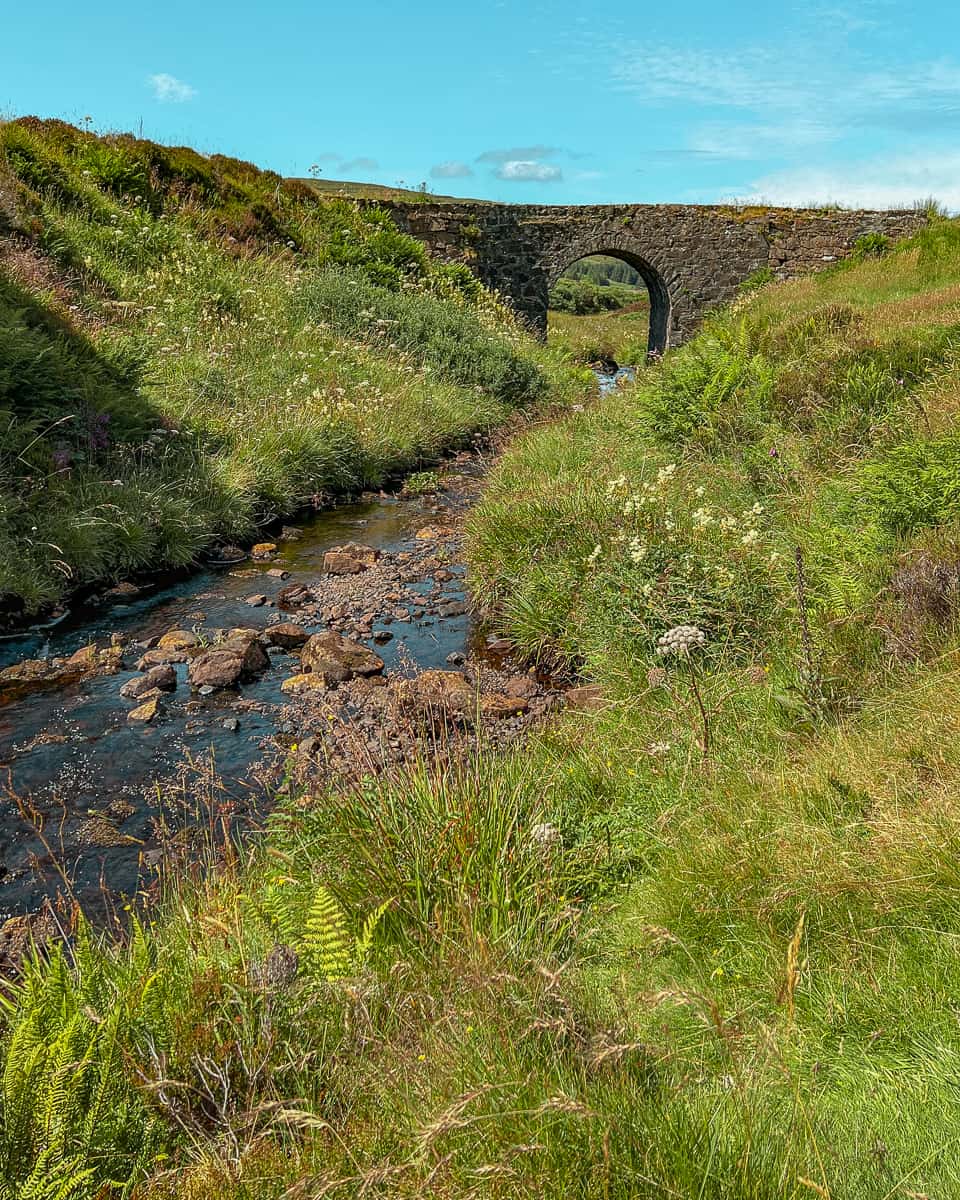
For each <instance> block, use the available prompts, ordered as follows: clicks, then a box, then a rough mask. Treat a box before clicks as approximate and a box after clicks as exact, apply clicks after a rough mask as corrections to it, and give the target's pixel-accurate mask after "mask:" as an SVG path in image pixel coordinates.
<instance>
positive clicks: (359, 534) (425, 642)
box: [0, 368, 634, 957]
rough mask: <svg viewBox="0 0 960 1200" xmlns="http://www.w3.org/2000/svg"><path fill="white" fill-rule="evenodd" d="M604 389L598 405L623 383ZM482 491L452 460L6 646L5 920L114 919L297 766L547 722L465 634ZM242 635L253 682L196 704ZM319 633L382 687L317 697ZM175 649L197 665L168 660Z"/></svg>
mask: <svg viewBox="0 0 960 1200" xmlns="http://www.w3.org/2000/svg"><path fill="white" fill-rule="evenodd" d="M597 374H598V379H599V385H600V392H601V394H604V393H606V392H609V391H611V390H613V389H615V388H616V387H618V386H621V384H622V383H624V382H628V381H630V380H632V378H633V376H634V371H633V368H620V369H619V370H617V371H615V372H613V373H611V374H609V375H604V374H602V373H600V372H597ZM483 471H484V463H483V461H482V459H481V458H480V457H479V456H478V455H477V454H475V453H463V454H460V455H458V456H457V457H456V458H455V459H453V460H451V461H450V462H448V463H447V464H446V466H445V467H444V469H443V470H442V472H441V473H440V477H441V482H440V486H439V489H438V490H437V491H436V492H435V493H433V494H430V495H425V496H420V497H408V498H405V497H404V496H403V494H402V493H401V495H399V496H388V495H385V494H383V493H380V494H378V495H372V494H366V495H365V496H364V497H363V498H362V499H361V501H359V502H356V503H345V504H341V505H339V506H338V507H335V508H332V509H327V510H325V511H323V512H320V513H318V514H314V515H309V516H308V517H307V518H306V519H305V520H301V521H300V522H299V524H298V525H297V526H295V527H292V526H284V527H283V528H282V529H280V530H278V531H277V533H275V534H272V535H264V536H271V537H272V541H271V543H269V545H270V546H271V548H270V550H268V551H264V552H262V556H261V557H257V556H256V554H254V555H247V554H245V553H243V552H240V553H238V554H237V555H235V556H234V561H232V562H224V563H222V564H216V565H213V564H211V565H208V566H206V567H204V568H202V569H200V570H198V571H196V572H194V573H192V574H190V575H189V576H188V577H186V578H182V577H181V578H177V579H173V580H171V579H169V578H168V579H167V580H163V579H153V580H148V581H145V582H142V581H139V580H138V581H124V582H123V583H122V584H121V585H120V586H119V587H118V588H114V589H111V592H109V593H107V595H106V596H105V597H94V598H92V599H91V600H88V601H87V602H85V603H83V604H77V605H76V606H75V608H74V610H73V611H72V612H69V613H68V614H67V615H66V617H65V618H64V619H62V620H60V621H59V622H56V623H54V624H52V625H51V626H48V627H46V628H36V629H28V630H26V631H24V632H23V633H21V634H17V635H14V636H8V637H6V638H4V639H2V640H0V920H2V919H3V918H5V917H10V916H12V915H19V914H29V913H33V912H36V911H37V910H38V909H39V908H40V907H41V906H42V905H43V904H44V902H45V901H46V900H49V899H51V898H53V897H56V896H57V895H64V894H67V895H68V896H72V897H73V898H74V899H76V900H77V901H79V902H80V903H81V905H82V906H83V908H84V909H85V910H86V911H87V912H88V913H93V914H96V913H97V912H98V911H110V910H111V909H115V907H116V906H117V905H118V904H120V903H123V902H124V901H126V900H129V899H130V898H131V897H133V896H134V895H135V894H136V893H137V892H138V891H139V890H142V889H143V888H144V887H146V886H150V885H151V884H152V882H153V881H155V868H156V867H157V865H158V864H159V863H160V862H161V860H163V858H164V856H165V855H166V854H167V853H168V851H169V848H170V847H171V845H176V844H177V842H178V839H179V844H180V846H181V847H182V846H183V845H184V844H186V843H187V842H189V839H190V837H191V831H193V833H195V832H196V831H197V830H198V829H199V830H203V829H204V828H206V829H207V830H208V831H212V830H213V829H214V828H215V827H216V828H217V829H219V830H220V831H221V832H222V829H223V827H224V823H226V825H227V826H228V827H230V828H232V829H234V830H236V829H238V828H241V829H242V828H244V827H250V826H255V825H256V824H257V822H258V821H259V819H260V817H261V816H262V814H263V813H264V811H265V810H267V809H268V808H269V805H270V802H271V797H272V795H273V793H274V792H275V791H276V788H277V784H278V782H279V781H280V780H281V779H282V777H283V775H284V773H285V772H287V773H290V772H291V762H292V761H293V760H294V758H295V759H296V762H297V764H298V767H297V770H296V771H295V772H294V774H295V775H296V778H297V779H298V780H299V781H302V780H304V779H306V778H310V777H311V771H313V772H314V777H316V778H318V779H320V780H321V781H322V780H326V781H327V782H330V781H336V780H337V779H340V780H343V779H347V778H350V777H351V775H352V774H353V773H355V772H357V771H362V770H364V769H374V770H380V769H387V768H389V767H390V766H391V765H395V764H397V763H402V762H403V761H405V760H407V759H410V758H415V757H418V756H420V755H422V754H423V752H424V749H425V746H424V736H425V734H424V722H423V720H422V718H423V716H424V713H425V712H427V713H429V714H430V722H434V720H435V717H436V713H437V711H440V712H441V713H445V714H446V717H449V718H450V719H449V720H446V718H445V720H444V731H445V737H446V736H447V734H448V731H449V728H451V727H455V728H456V730H457V731H458V736H461V737H462V736H463V735H464V732H465V731H466V732H467V733H468V736H469V737H471V738H474V744H479V740H480V738H481V737H482V738H483V744H484V745H490V744H492V745H498V744H506V743H508V742H509V741H511V740H512V739H514V738H517V737H521V736H523V734H524V732H525V728H526V724H527V723H528V722H529V721H535V720H538V719H540V718H542V717H543V716H544V715H545V714H546V713H548V712H550V711H551V710H552V709H553V708H555V707H556V706H557V704H558V703H560V698H559V684H558V682H557V681H554V680H552V679H550V678H549V677H547V676H545V675H543V674H542V673H538V672H536V671H534V670H532V669H530V670H525V669H524V668H523V667H521V666H518V665H516V664H514V663H512V662H511V659H510V647H509V645H507V644H505V643H504V642H502V641H500V640H498V639H496V638H493V637H485V636H484V633H483V630H482V629H481V628H480V627H479V624H478V622H477V621H476V620H475V618H474V617H473V616H472V614H471V612H470V605H469V602H468V598H467V594H466V591H465V579H464V576H465V567H464V562H463V553H462V545H461V528H460V525H461V518H462V516H463V514H464V513H465V512H466V511H467V510H468V509H469V508H470V507H471V505H472V504H473V503H474V502H475V500H476V498H477V496H478V494H479V492H480V489H481V481H482V475H483ZM254 549H255V550H256V548H254ZM331 555H332V556H331ZM353 557H355V558H357V559H358V561H357V562H353V561H352V558H353ZM359 560H362V561H359ZM338 564H339V565H338ZM347 568H348V569H347ZM238 631H240V632H242V635H243V636H244V637H246V638H247V639H248V640H251V639H252V640H255V641H256V647H255V649H256V656H257V658H258V660H259V666H258V668H257V669H256V671H253V672H245V673H244V675H243V676H242V677H241V678H240V679H239V680H237V681H236V682H235V683H231V684H229V685H226V686H223V685H219V684H218V685H217V686H216V687H212V686H198V679H197V678H192V677H191V675H190V672H191V671H194V670H195V669H196V667H195V665H194V666H192V665H191V664H195V663H196V659H197V657H198V656H202V654H203V653H205V652H207V651H208V650H209V649H210V648H211V647H215V646H217V645H220V644H222V643H223V641H224V639H227V638H230V637H231V633H232V632H233V633H237V632H238ZM320 633H324V634H327V633H329V634H330V635H331V636H334V637H336V636H340V637H341V638H346V639H349V643H350V645H351V646H352V647H354V648H356V652H357V653H359V654H361V655H363V654H367V655H369V654H370V653H372V654H374V655H376V656H378V657H377V658H376V659H375V660H374V662H375V664H380V663H381V662H382V667H381V666H379V665H375V667H374V669H373V671H372V672H365V671H361V672H357V673H356V674H355V675H354V674H353V673H351V674H350V678H349V679H348V680H346V681H344V682H339V683H337V684H334V685H332V686H331V687H327V686H326V685H324V686H323V688H319V687H317V686H315V684H316V677H315V676H313V677H312V678H307V677H306V676H304V675H303V674H302V673H301V672H302V670H304V669H306V670H307V671H308V672H309V667H306V668H304V667H303V664H301V663H299V662H298V659H299V656H300V654H301V649H303V653H304V656H306V655H307V651H308V649H309V647H307V648H303V646H302V643H303V642H305V641H306V639H307V638H308V637H310V636H311V635H315V634H320ZM165 635H166V637H165ZM171 636H174V637H177V638H186V639H188V640H190V641H192V642H193V643H194V644H193V645H191V646H190V647H189V648H188V649H186V650H184V651H183V652H181V653H179V654H176V653H172V654H171V653H169V652H168V651H167V650H165V649H164V645H165V643H166V642H167V641H168V639H169V638H170V637H171ZM161 639H164V640H163V641H161ZM158 643H160V645H159V647H158ZM181 649H182V648H181ZM85 655H86V656H92V657H91V658H89V659H88V658H84V656H85ZM144 655H147V659H146V660H145V661H144V660H143V656H144ZM71 656H74V659H71ZM77 656H79V658H80V661H81V662H82V663H83V664H84V669H83V670H81V671H78V670H76V669H74V668H73V666H72V663H73V661H74V660H75V659H76V658H77ZM157 663H160V664H163V670H164V671H165V672H166V675H167V679H166V688H167V689H169V690H166V691H164V692H163V693H162V694H161V693H155V695H156V699H155V701H151V702H150V704H151V705H152V706H153V709H155V711H150V710H149V706H148V710H143V709H141V708H140V707H139V704H140V701H139V700H138V699H136V698H133V697H132V696H130V694H129V692H130V688H131V687H133V688H137V687H139V686H141V685H142V684H143V682H144V678H143V677H144V673H145V672H146V671H147V670H149V668H150V666H151V665H154V664H157ZM170 668H172V672H173V673H174V674H171V671H170ZM71 672H73V673H72V674H71ZM440 673H442V674H440ZM174 675H175V681H174ZM292 677H296V678H292ZM285 684H286V687H285V686H284V685H285ZM421 685H422V688H421ZM125 688H126V689H127V693H128V694H126V695H125V694H124V692H123V689H125ZM418 688H421V690H422V692H423V694H422V695H420V694H419V693H418ZM148 695H149V693H148ZM571 698H572V694H571ZM471 706H472V708H473V712H472V715H471V714H470V713H469V712H468V711H467V710H468V709H469V708H470V707H471ZM145 711H147V712H148V715H147V716H146V717H144V715H143V714H144V712H145ZM418 716H419V717H420V718H421V720H420V721H419V723H418V720H417V717H418ZM435 735H436V729H435V728H434V726H433V724H431V732H430V738H431V739H432V740H431V741H430V745H429V746H428V747H426V749H427V753H428V754H430V755H435V754H436V753H437V752H438V750H437V745H436V743H435ZM0 941H2V939H0ZM0 949H2V948H0ZM0 957H2V954H0Z"/></svg>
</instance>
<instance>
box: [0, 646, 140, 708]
mask: <svg viewBox="0 0 960 1200" xmlns="http://www.w3.org/2000/svg"><path fill="white" fill-rule="evenodd" d="M122 666H123V649H122V647H120V646H108V647H106V648H104V649H102V650H98V649H97V647H96V646H94V645H90V646H83V647H82V648H81V649H80V650H77V652H76V653H75V654H71V655H70V657H69V658H27V659H24V661H23V662H19V663H14V665H13V666H10V667H5V668H4V669H3V670H2V671H0V696H3V695H4V693H6V694H8V695H9V697H10V698H11V699H13V698H15V697H16V696H18V695H23V694H25V693H27V692H32V691H38V690H40V689H45V688H57V687H66V686H67V685H68V684H71V683H77V682H79V681H80V680H82V679H89V678H92V677H93V676H95V675H116V673H117V672H118V671H119V670H120V668H121V667H122Z"/></svg>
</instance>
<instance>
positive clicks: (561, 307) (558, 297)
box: [550, 276, 647, 314]
mask: <svg viewBox="0 0 960 1200" xmlns="http://www.w3.org/2000/svg"><path fill="white" fill-rule="evenodd" d="M646 299H647V291H646V288H645V287H643V288H641V289H640V290H637V289H635V288H632V287H629V286H627V285H626V284H606V285H603V286H601V285H599V284H596V283H593V282H591V281H590V280H586V279H567V278H564V277H563V276H561V278H560V279H558V280H557V282H556V283H555V284H554V286H553V287H552V288H551V289H550V307H551V308H552V309H554V310H556V311H557V312H567V313H576V314H583V313H596V312H615V311H616V310H617V309H619V308H625V307H626V306H627V305H628V304H638V303H642V302H643V301H645V300H646Z"/></svg>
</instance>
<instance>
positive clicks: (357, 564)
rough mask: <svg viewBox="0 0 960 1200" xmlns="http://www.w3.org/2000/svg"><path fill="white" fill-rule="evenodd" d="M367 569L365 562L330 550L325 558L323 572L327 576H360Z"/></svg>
mask: <svg viewBox="0 0 960 1200" xmlns="http://www.w3.org/2000/svg"><path fill="white" fill-rule="evenodd" d="M366 569H367V564H366V563H365V562H362V561H361V560H360V559H359V558H354V557H353V555H352V554H345V553H344V552H343V551H341V550H328V551H327V552H326V554H325V555H324V556H323V570H324V574H326V575H359V574H360V572H361V571H365V570H366Z"/></svg>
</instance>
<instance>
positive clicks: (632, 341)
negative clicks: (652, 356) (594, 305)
mask: <svg viewBox="0 0 960 1200" xmlns="http://www.w3.org/2000/svg"><path fill="white" fill-rule="evenodd" d="M649 331H650V306H649V304H646V303H644V302H642V301H641V302H639V303H638V304H636V305H630V306H629V307H628V308H624V309H620V310H618V311H615V312H601V313H589V314H583V315H576V314H574V313H566V312H557V311H555V310H551V311H550V314H549V321H548V326H547V340H548V344H549V345H550V346H552V347H554V348H556V349H557V350H559V351H560V352H561V353H567V354H570V355H571V356H572V357H573V358H574V359H575V360H576V361H578V362H585V363H589V362H596V361H597V360H598V359H603V358H612V359H613V360H614V361H615V362H617V363H620V364H621V365H624V364H638V363H642V362H644V360H645V359H646V357H647V336H648V334H649Z"/></svg>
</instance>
